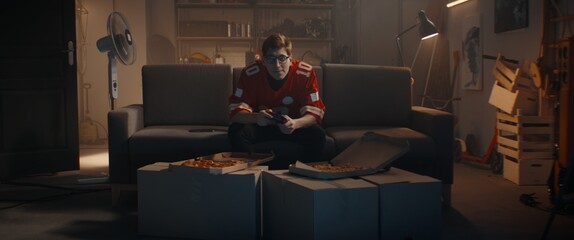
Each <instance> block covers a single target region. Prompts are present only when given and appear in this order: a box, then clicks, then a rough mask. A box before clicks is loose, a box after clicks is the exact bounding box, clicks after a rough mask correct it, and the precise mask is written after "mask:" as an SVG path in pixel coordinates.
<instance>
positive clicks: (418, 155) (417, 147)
mask: <svg viewBox="0 0 574 240" xmlns="http://www.w3.org/2000/svg"><path fill="white" fill-rule="evenodd" d="M369 131H372V132H375V133H378V134H382V135H386V136H389V137H393V138H397V139H404V140H408V141H409V145H410V150H409V152H407V153H406V154H405V155H404V156H402V157H401V158H399V159H398V160H396V161H395V162H394V163H393V166H395V167H399V168H404V169H408V170H409V171H413V172H416V173H420V174H424V173H425V172H428V169H429V168H432V166H433V163H434V162H435V156H436V150H435V148H436V147H435V143H434V141H433V140H432V139H431V138H430V137H428V136H427V135H425V134H422V133H420V132H417V131H414V130H412V129H410V128H405V127H330V128H327V129H325V132H326V133H327V135H329V136H331V137H333V138H334V139H335V147H336V149H337V153H341V152H342V151H344V150H345V149H346V148H347V147H349V146H350V145H351V144H352V143H353V142H355V141H356V140H358V139H359V138H361V136H363V134H365V133H366V132H369Z"/></svg>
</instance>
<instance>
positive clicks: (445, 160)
mask: <svg viewBox="0 0 574 240" xmlns="http://www.w3.org/2000/svg"><path fill="white" fill-rule="evenodd" d="M411 111H412V119H411V128H412V129H413V130H415V131H418V132H421V133H424V134H426V135H427V136H429V137H430V138H432V139H433V140H434V141H435V144H436V153H437V159H436V164H434V166H433V173H434V174H433V175H434V176H433V177H436V178H439V179H440V180H442V183H443V184H452V182H453V171H454V170H453V158H454V152H453V151H454V117H453V115H452V114H451V113H448V112H444V111H439V110H436V109H432V108H427V107H420V106H413V107H412V110H411Z"/></svg>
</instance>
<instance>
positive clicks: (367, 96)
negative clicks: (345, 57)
mask: <svg viewBox="0 0 574 240" xmlns="http://www.w3.org/2000/svg"><path fill="white" fill-rule="evenodd" d="M322 69H323V79H324V80H323V101H324V103H325V106H326V111H325V116H324V119H323V125H324V126H326V127H331V126H407V125H408V123H409V121H410V120H409V119H410V111H411V72H410V70H409V69H408V68H405V67H387V66H370V65H357V64H324V65H323V66H322Z"/></svg>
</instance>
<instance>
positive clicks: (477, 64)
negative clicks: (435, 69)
mask: <svg viewBox="0 0 574 240" xmlns="http://www.w3.org/2000/svg"><path fill="white" fill-rule="evenodd" d="M480 30H481V29H480V15H475V16H469V17H466V18H465V19H464V20H463V22H462V51H461V52H462V60H463V61H462V64H461V79H462V88H463V89H465V90H482V42H481V38H480V35H481V31H480Z"/></svg>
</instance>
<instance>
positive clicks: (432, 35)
mask: <svg viewBox="0 0 574 240" xmlns="http://www.w3.org/2000/svg"><path fill="white" fill-rule="evenodd" d="M436 35H438V33H433V34H431V35H428V36H426V37H423V38H421V40H425V39H429V38H432V37H434V36H436Z"/></svg>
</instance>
